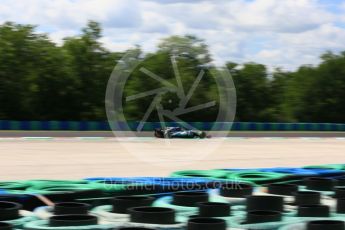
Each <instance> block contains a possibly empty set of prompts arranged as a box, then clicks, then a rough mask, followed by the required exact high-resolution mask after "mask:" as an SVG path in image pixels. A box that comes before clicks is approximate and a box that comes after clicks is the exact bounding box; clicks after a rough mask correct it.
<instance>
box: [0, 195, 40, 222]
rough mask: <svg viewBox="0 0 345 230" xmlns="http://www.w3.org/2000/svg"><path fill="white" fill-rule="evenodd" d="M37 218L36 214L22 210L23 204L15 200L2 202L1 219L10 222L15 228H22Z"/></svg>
mask: <svg viewBox="0 0 345 230" xmlns="http://www.w3.org/2000/svg"><path fill="white" fill-rule="evenodd" d="M33 220H35V217H34V215H33V214H32V213H31V212H29V211H25V210H22V205H21V204H19V203H14V202H6V201H1V202H0V221H1V222H4V223H7V224H10V225H11V226H13V227H14V228H21V227H23V225H24V224H25V223H27V222H31V221H33Z"/></svg>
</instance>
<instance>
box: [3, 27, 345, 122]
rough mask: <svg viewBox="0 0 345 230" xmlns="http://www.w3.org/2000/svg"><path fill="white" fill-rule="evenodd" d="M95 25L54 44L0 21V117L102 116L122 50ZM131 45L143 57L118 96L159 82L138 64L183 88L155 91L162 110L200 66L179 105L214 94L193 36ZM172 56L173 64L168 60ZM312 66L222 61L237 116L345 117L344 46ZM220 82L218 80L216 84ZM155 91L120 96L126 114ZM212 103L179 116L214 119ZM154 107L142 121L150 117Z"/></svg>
mask: <svg viewBox="0 0 345 230" xmlns="http://www.w3.org/2000/svg"><path fill="white" fill-rule="evenodd" d="M101 37H102V29H101V26H100V25H99V24H98V23H97V22H94V21H90V22H89V23H88V24H87V25H86V26H85V28H82V30H81V33H80V35H78V36H73V37H68V38H65V39H64V42H63V44H62V45H61V46H59V45H57V44H55V43H54V42H52V41H51V40H50V39H49V38H48V36H47V35H45V34H39V33H37V32H35V27H34V26H31V25H20V24H15V23H10V22H7V23H4V24H2V25H0V106H1V107H0V119H1V120H6V119H7V120H105V119H106V116H105V108H104V107H105V106H104V99H105V90H106V85H107V81H108V79H109V76H110V74H111V72H112V70H113V68H114V66H115V65H116V64H117V62H118V61H119V60H120V58H121V57H122V56H123V53H120V52H111V51H109V50H107V49H106V48H105V47H104V46H103V45H102V43H101V42H100V39H101ZM132 51H135V52H136V53H137V57H136V58H138V59H142V62H141V63H140V65H139V66H138V67H137V68H136V69H135V70H134V72H133V73H132V74H131V75H130V77H129V79H128V81H127V83H126V85H125V92H124V93H125V95H124V98H125V97H126V96H130V95H135V94H137V93H140V92H144V91H148V90H152V89H156V88H161V87H163V85H162V83H161V82H159V81H157V80H155V79H153V78H151V77H149V76H148V75H147V74H145V73H144V72H143V71H142V68H144V69H146V70H148V71H150V72H152V73H155V74H157V75H158V76H160V77H161V78H163V79H164V80H166V81H167V82H169V83H170V84H173V85H176V86H179V82H178V81H177V80H176V78H175V76H176V70H178V72H179V75H180V78H181V82H182V84H181V85H182V87H183V91H182V94H183V95H182V94H181V92H179V93H176V92H175V91H172V92H169V93H166V94H164V95H162V98H161V104H162V108H163V109H165V110H166V111H173V110H174V109H176V108H177V107H181V97H182V96H184V95H186V94H188V91H189V90H190V89H191V88H192V85H193V83H194V82H195V81H196V79H197V77H198V74H199V73H200V72H201V71H203V72H204V76H203V79H202V81H200V83H199V84H198V86H197V87H196V89H195V92H194V94H193V96H192V97H191V98H190V100H189V101H188V103H187V104H186V105H182V107H185V108H189V107H193V106H196V105H200V104H203V103H207V102H210V101H217V100H219V92H218V90H219V88H218V87H217V85H216V78H215V76H213V75H212V74H211V71H210V70H217V71H222V69H220V68H218V67H215V66H212V64H211V63H212V58H211V55H210V53H209V51H208V47H207V45H206V43H205V42H204V41H203V40H202V39H199V38H197V37H195V36H193V35H186V36H170V37H167V38H164V39H162V40H161V42H160V43H159V44H158V46H157V50H156V51H155V52H153V53H147V54H145V53H143V52H142V51H141V49H140V47H136V48H134V49H133V50H132ZM172 60H174V61H176V63H177V66H178V67H177V68H175V67H174V65H173V64H172V63H173V62H172ZM321 60H322V61H321V63H320V64H319V65H318V66H301V67H300V68H298V69H297V70H296V71H283V70H281V69H276V70H274V71H273V72H272V71H268V70H267V68H266V67H265V66H264V65H262V64H259V63H244V64H238V63H233V62H228V63H227V64H226V68H227V70H228V71H229V72H230V73H231V75H232V78H233V81H234V83H235V87H236V92H237V115H236V120H237V121H272V122H299V121H301V122H345V116H344V115H343V114H344V113H345V103H343V100H344V98H345V52H343V53H339V54H334V53H331V52H327V53H325V54H324V55H322V57H321ZM220 87H222V86H220ZM155 96H156V95H151V96H147V97H142V98H140V99H138V100H133V101H128V102H127V101H125V100H124V104H125V115H126V117H127V119H130V120H141V119H142V118H143V116H144V115H145V112H146V111H147V108H148V106H150V104H151V103H152V101H153V100H154V98H155ZM217 108H218V107H217V106H214V107H210V108H208V109H204V110H202V111H197V112H193V113H189V114H188V115H181V116H180V117H179V118H180V119H182V120H186V121H212V120H215V118H216V116H217V113H218V110H217ZM158 119H159V117H158V114H157V113H152V114H151V115H150V116H149V117H148V120H150V121H157V120H158Z"/></svg>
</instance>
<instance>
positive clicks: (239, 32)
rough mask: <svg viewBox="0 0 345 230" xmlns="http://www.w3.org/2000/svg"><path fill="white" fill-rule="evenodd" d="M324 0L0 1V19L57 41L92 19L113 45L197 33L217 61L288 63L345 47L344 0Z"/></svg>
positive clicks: (148, 46) (147, 43)
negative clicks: (30, 26) (338, 0)
mask: <svg viewBox="0 0 345 230" xmlns="http://www.w3.org/2000/svg"><path fill="white" fill-rule="evenodd" d="M327 1H332V0H323V1H322V4H321V2H320V1H319V0H284V1H281V0H231V1H228V0H217V1H212V0H187V1H186V0H163V1H159V0H51V1H46V0H30V1H20V0H11V1H10V0H2V2H1V5H0V23H1V22H4V21H14V22H18V23H25V24H36V25H40V26H39V27H38V29H39V31H42V32H47V33H49V34H50V37H51V38H52V39H53V40H54V41H56V42H60V43H61V40H62V38H63V37H65V36H72V35H75V34H78V33H80V29H81V27H83V26H85V24H86V22H87V20H96V21H99V22H100V23H102V26H103V29H104V37H103V38H102V40H101V41H102V42H103V43H104V44H105V46H106V47H108V48H110V49H112V50H118V51H124V50H126V49H127V48H130V47H133V46H134V45H135V44H139V45H141V46H142V47H143V48H144V50H146V51H152V50H154V49H155V46H156V45H157V43H158V42H159V39H161V38H163V37H167V36H170V35H173V34H178V35H183V34H195V35H197V36H198V37H201V38H203V39H205V40H206V42H207V44H208V45H209V48H210V50H211V52H212V54H213V56H214V59H215V62H216V63H217V64H221V63H223V62H224V61H226V60H229V61H237V62H248V61H256V62H261V63H264V64H267V65H269V66H282V67H284V68H287V69H293V68H296V67H297V66H299V65H302V64H315V63H317V62H318V60H319V59H318V56H319V55H320V54H321V53H322V52H324V51H325V50H334V51H340V50H345V44H344V43H343V41H344V39H345V29H344V28H345V18H344V16H343V15H344V14H343V13H344V12H345V3H334V2H331V3H332V4H329V5H331V6H327V7H326V5H327V4H326V3H325V2H327ZM333 5H334V6H333ZM332 7H336V10H333V9H334V8H332ZM339 12H342V13H339Z"/></svg>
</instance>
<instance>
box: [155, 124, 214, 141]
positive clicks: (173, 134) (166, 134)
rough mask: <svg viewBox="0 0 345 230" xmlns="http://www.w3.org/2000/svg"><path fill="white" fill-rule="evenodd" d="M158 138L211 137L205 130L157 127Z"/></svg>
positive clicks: (156, 134)
mask: <svg viewBox="0 0 345 230" xmlns="http://www.w3.org/2000/svg"><path fill="white" fill-rule="evenodd" d="M154 135H155V137H157V138H187V139H191V138H210V136H208V135H206V133H205V132H204V131H199V130H193V129H191V130H188V129H184V128H182V127H165V128H158V129H155V133H154Z"/></svg>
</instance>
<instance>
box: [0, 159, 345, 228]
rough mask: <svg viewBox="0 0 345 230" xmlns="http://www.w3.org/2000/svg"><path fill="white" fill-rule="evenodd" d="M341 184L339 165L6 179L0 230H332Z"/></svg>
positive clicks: (341, 213) (0, 196) (0, 195)
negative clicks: (145, 175)
mask: <svg viewBox="0 0 345 230" xmlns="http://www.w3.org/2000/svg"><path fill="white" fill-rule="evenodd" d="M343 186H345V166H344V165H343V164H333V165H312V166H306V167H303V168H287V167H276V168H259V169H222V170H185V171H178V172H175V173H173V174H172V177H169V178H161V177H134V178H119V177H97V178H87V179H84V180H30V181H5V182H0V230H1V229H7V230H10V229H17V230H19V229H29V230H39V229H41V230H43V229H46V230H49V229H50V230H58V229H60V230H67V229H70V230H71V229H74V230H78V229H85V230H86V229H90V230H91V229H95V230H98V229H99V230H101V229H138V228H139V229H151V230H159V229H170V230H171V229H173V230H182V229H183V230H203V229H207V230H208V229H212V230H225V229H253V230H255V229H266V230H278V229H279V230H280V229H282V230H290V229H291V230H292V229H300V230H314V229H326V230H327V229H332V230H334V229H335V230H337V229H344V222H343V221H345V187H343ZM47 204H48V205H50V206H47ZM31 210H34V211H33V212H31ZM2 225H3V226H2Z"/></svg>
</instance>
